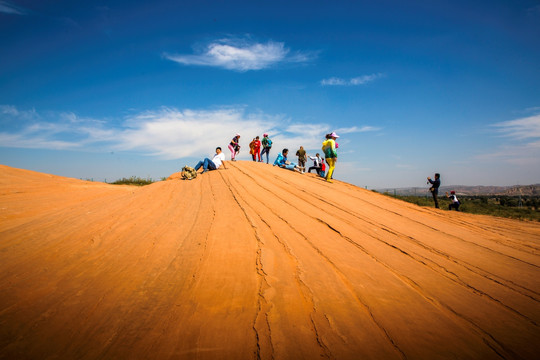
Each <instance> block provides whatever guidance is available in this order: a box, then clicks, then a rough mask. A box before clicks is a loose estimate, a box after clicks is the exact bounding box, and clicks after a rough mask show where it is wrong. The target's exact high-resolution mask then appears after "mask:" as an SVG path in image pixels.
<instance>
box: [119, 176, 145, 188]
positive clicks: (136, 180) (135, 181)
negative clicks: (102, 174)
mask: <svg viewBox="0 0 540 360" xmlns="http://www.w3.org/2000/svg"><path fill="white" fill-rule="evenodd" d="M153 182H154V180H152V179H151V178H146V179H143V178H140V177H138V176H132V177H129V178H122V179H119V180H116V181H115V182H112V183H111V184H114V185H136V186H144V185H150V184H152V183H153Z"/></svg>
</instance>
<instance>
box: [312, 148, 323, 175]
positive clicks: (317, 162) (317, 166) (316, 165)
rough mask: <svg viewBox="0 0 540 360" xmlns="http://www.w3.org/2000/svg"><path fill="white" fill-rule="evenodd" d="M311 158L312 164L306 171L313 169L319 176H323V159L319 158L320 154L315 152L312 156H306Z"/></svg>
mask: <svg viewBox="0 0 540 360" xmlns="http://www.w3.org/2000/svg"><path fill="white" fill-rule="evenodd" d="M308 157H309V158H310V159H311V160H313V166H311V167H310V168H309V169H308V173H310V172H311V170H315V171H316V172H317V174H319V176H320V177H324V170H323V168H322V167H323V166H324V164H323V159H322V158H321V156H320V155H319V153H317V154H316V155H315V157H313V156H308Z"/></svg>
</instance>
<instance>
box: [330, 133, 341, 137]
mask: <svg viewBox="0 0 540 360" xmlns="http://www.w3.org/2000/svg"><path fill="white" fill-rule="evenodd" d="M330 136H331V137H334V138H338V137H339V136H338V134H336V132H335V131H334V132H332V133H331V134H330Z"/></svg>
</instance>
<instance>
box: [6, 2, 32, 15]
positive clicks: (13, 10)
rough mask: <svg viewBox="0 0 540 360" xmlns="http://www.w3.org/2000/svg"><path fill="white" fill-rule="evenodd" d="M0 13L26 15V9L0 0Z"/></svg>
mask: <svg viewBox="0 0 540 360" xmlns="http://www.w3.org/2000/svg"><path fill="white" fill-rule="evenodd" d="M0 13H5V14H13V15H26V13H27V12H26V10H24V9H22V8H20V7H18V6H16V5H13V4H10V3H8V2H7V1H0Z"/></svg>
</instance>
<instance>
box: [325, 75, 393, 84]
mask: <svg viewBox="0 0 540 360" xmlns="http://www.w3.org/2000/svg"><path fill="white" fill-rule="evenodd" d="M382 77H384V74H381V73H378V74H371V75H362V76H357V77H354V78H350V79H343V78H338V77H331V78H328V79H323V80H321V85H322V86H357V85H364V84H367V83H369V82H372V81H375V80H377V79H380V78H382Z"/></svg>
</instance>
